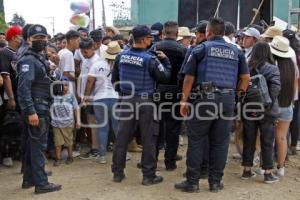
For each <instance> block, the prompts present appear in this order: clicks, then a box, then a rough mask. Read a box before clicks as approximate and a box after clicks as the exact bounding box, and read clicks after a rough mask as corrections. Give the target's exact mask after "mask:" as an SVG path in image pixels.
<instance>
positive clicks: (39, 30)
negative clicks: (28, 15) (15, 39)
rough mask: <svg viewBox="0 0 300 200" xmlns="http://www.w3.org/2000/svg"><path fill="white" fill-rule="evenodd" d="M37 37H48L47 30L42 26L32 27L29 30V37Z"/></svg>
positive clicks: (35, 25)
mask: <svg viewBox="0 0 300 200" xmlns="http://www.w3.org/2000/svg"><path fill="white" fill-rule="evenodd" d="M37 35H42V36H47V35H48V34H47V29H46V28H45V27H44V26H42V25H40V24H34V25H32V26H31V27H30V28H29V30H28V37H33V36H37Z"/></svg>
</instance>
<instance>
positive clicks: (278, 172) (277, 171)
mask: <svg viewBox="0 0 300 200" xmlns="http://www.w3.org/2000/svg"><path fill="white" fill-rule="evenodd" d="M274 174H275V175H276V176H278V177H284V167H281V168H279V169H278V168H277V169H275V171H274Z"/></svg>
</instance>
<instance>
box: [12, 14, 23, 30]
mask: <svg viewBox="0 0 300 200" xmlns="http://www.w3.org/2000/svg"><path fill="white" fill-rule="evenodd" d="M25 23H26V22H25V19H24V18H23V17H22V15H18V14H17V13H15V14H14V15H13V18H12V20H11V21H10V22H9V25H18V26H21V27H24V26H25Z"/></svg>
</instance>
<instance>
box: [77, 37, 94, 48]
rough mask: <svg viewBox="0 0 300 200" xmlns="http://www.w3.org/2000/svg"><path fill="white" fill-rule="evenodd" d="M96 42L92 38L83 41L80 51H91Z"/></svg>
mask: <svg viewBox="0 0 300 200" xmlns="http://www.w3.org/2000/svg"><path fill="white" fill-rule="evenodd" d="M93 44H94V41H93V39H91V38H84V39H81V41H80V44H79V48H80V49H91V48H93Z"/></svg>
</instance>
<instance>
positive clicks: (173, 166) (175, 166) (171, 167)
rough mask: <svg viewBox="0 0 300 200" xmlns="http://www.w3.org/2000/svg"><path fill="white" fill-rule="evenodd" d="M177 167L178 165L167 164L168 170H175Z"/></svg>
mask: <svg viewBox="0 0 300 200" xmlns="http://www.w3.org/2000/svg"><path fill="white" fill-rule="evenodd" d="M175 169H177V165H176V164H174V165H166V170H167V171H174V170H175Z"/></svg>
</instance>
